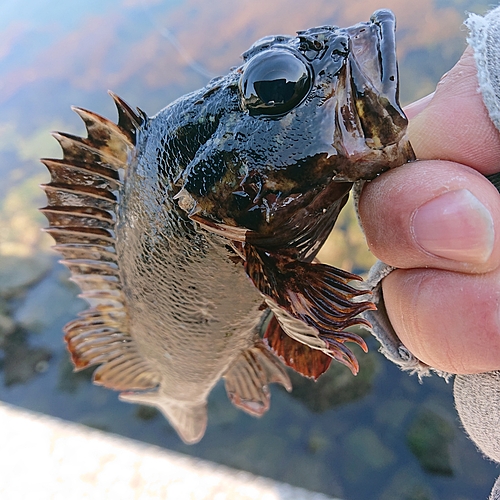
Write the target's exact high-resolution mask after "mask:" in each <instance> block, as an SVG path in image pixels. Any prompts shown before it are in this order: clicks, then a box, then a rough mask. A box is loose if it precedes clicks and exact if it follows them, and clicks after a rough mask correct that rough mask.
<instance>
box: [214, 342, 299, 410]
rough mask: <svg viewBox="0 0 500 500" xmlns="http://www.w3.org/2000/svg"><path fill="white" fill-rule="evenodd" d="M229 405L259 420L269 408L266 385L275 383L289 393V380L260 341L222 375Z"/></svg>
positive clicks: (290, 385)
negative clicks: (231, 404) (230, 403)
mask: <svg viewBox="0 0 500 500" xmlns="http://www.w3.org/2000/svg"><path fill="white" fill-rule="evenodd" d="M224 381H225V383H226V392H227V396H228V398H229V399H230V401H231V402H232V403H233V404H234V405H235V406H237V407H238V408H241V409H242V410H244V411H246V412H247V413H249V414H250V415H253V416H256V417H260V416H262V415H263V414H264V413H265V412H266V411H267V410H268V409H269V406H270V402H271V395H270V392H269V387H268V384H270V383H272V382H277V383H279V384H281V385H282V386H283V387H284V388H285V389H286V390H287V391H289V392H290V391H291V390H292V384H291V382H290V379H289V377H288V375H287V373H286V371H285V369H284V367H283V366H282V364H281V363H280V361H279V360H278V359H277V358H276V357H275V356H274V355H273V354H272V353H271V352H270V351H269V350H268V349H267V347H266V346H265V345H264V344H263V342H262V341H261V340H258V341H256V343H255V344H254V345H253V346H252V347H250V348H249V349H247V350H245V351H243V352H242V353H241V354H240V356H239V357H238V358H237V359H236V361H235V362H234V363H233V364H232V365H231V367H230V368H229V369H228V371H227V372H226V373H225V374H224Z"/></svg>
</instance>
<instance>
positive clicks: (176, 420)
mask: <svg viewBox="0 0 500 500" xmlns="http://www.w3.org/2000/svg"><path fill="white" fill-rule="evenodd" d="M119 397H120V400H121V401H125V402H127V403H135V404H143V405H148V406H154V407H155V408H157V409H158V410H160V411H161V412H162V414H163V415H164V416H165V418H166V419H167V420H168V421H169V422H170V424H171V425H172V427H173V428H174V429H175V430H176V432H177V434H178V435H179V436H180V438H181V439H182V440H183V441H184V442H185V443H186V444H196V443H198V442H199V441H200V440H201V438H202V437H203V436H204V434H205V430H206V428H207V402H206V400H203V401H198V402H194V403H193V402H191V401H189V402H187V401H178V400H173V399H171V398H169V397H168V396H165V395H163V394H162V393H161V392H160V390H158V391H155V392H122V393H121V394H120V396H119Z"/></svg>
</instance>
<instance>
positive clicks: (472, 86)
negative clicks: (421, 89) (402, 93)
mask: <svg viewBox="0 0 500 500" xmlns="http://www.w3.org/2000/svg"><path fill="white" fill-rule="evenodd" d="M476 74H477V68H476V64H475V61H474V55H473V52H472V49H470V48H469V49H467V50H466V51H465V52H464V54H463V56H462V58H461V59H460V61H459V62H458V63H457V64H456V65H455V66H454V67H453V68H452V69H451V70H450V71H449V72H448V73H447V74H446V75H445V76H444V77H443V78H442V79H441V81H440V82H439V84H438V86H437V88H436V92H435V93H434V95H433V96H432V98H431V99H430V101H428V102H427V105H426V106H425V104H426V102H425V101H424V102H423V103H419V104H416V109H415V110H412V109H411V107H410V109H409V112H410V116H412V115H414V114H415V113H414V111H417V112H418V111H419V110H420V109H422V108H423V110H421V112H420V113H418V114H417V115H416V116H414V118H413V119H412V120H410V124H409V127H408V133H409V136H410V141H411V143H412V145H413V148H414V150H415V153H416V155H417V158H420V159H432V158H440V159H442V160H451V161H456V162H458V163H462V164H464V165H469V166H471V167H473V168H475V169H476V170H478V171H479V172H481V173H483V174H491V173H494V172H498V171H499V170H500V163H499V158H500V133H499V131H498V130H497V129H496V128H495V126H494V125H493V123H492V121H491V120H490V118H489V115H488V111H487V109H486V107H485V105H484V103H483V99H482V96H481V94H480V93H479V90H478V88H479V84H478V81H477V76H476ZM424 99H425V98H424Z"/></svg>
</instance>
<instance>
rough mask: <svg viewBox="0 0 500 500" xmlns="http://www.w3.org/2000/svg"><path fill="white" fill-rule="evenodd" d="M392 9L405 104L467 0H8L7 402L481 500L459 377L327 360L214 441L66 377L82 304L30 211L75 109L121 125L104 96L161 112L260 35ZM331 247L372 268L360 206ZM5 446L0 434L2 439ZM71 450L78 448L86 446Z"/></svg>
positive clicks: (350, 484) (330, 476)
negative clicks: (455, 397) (45, 162)
mask: <svg viewBox="0 0 500 500" xmlns="http://www.w3.org/2000/svg"><path fill="white" fill-rule="evenodd" d="M382 7H388V8H391V9H392V10H394V12H395V13H396V16H397V19H398V53H399V61H400V73H401V99H402V102H403V104H405V103H408V102H411V101H412V100H414V99H417V98H419V97H422V96H423V95H426V94H427V93H429V92H431V91H432V90H433V88H434V86H435V84H436V82H437V81H438V79H439V77H440V76H441V75H442V74H443V73H444V72H445V71H447V70H448V69H450V68H451V67H452V66H453V64H454V63H455V62H456V61H457V60H458V58H459V57H460V54H461V53H462V51H463V50H464V48H465V36H466V32H465V29H464V28H463V26H462V22H463V20H464V18H465V16H466V11H471V12H476V13H484V12H485V11H486V10H487V8H488V2H482V1H473V0H421V1H419V2H414V1H411V0H385V2H383V3H381V1H380V0H377V1H375V0H350V1H349V2H345V1H342V2H341V1H340V0H338V1H337V0H328V1H327V0H309V1H308V2H307V4H306V3H305V2H303V1H301V0H241V1H239V2H234V1H231V0H212V1H211V2H203V1H202V0H162V1H160V0H121V1H120V0H86V1H85V2H83V1H81V2H54V1H52V0H25V1H24V2H18V1H17V0H2V2H1V4H0V33H1V35H0V180H1V182H0V370H1V375H2V379H1V380H0V399H1V400H3V401H6V402H9V403H12V404H15V405H19V406H21V407H25V408H29V409H32V410H36V411H40V412H43V413H46V414H49V415H54V416H58V417H61V418H64V419H68V420H73V421H76V422H81V423H83V424H86V425H88V426H91V427H95V428H99V429H104V430H106V431H110V432H114V433H117V434H121V435H124V436H129V437H132V438H136V439H140V440H143V441H146V442H149V443H154V444H157V445H159V446H163V447H166V448H169V449H172V450H177V451H180V452H183V453H187V454H189V455H194V456H198V457H202V458H206V459H209V460H213V461H216V462H219V463H223V464H227V465H230V466H232V467H236V468H241V469H245V470H248V471H251V472H254V473H257V474H261V475H263V476H268V477H271V478H275V479H278V480H281V481H286V482H289V483H291V484H294V485H297V486H302V487H305V488H308V489H311V490H315V491H320V492H324V493H327V494H329V495H332V496H340V497H342V498H345V499H346V500H366V499H368V498H370V499H377V500H395V499H396V500H398V499H405V500H437V499H439V500H451V499H453V500H472V499H478V498H486V497H487V495H488V492H489V491H490V489H491V485H492V483H493V480H494V478H495V477H496V475H497V471H496V470H495V466H494V465H493V464H490V463H488V462H486V461H485V460H483V458H482V457H481V456H480V455H479V454H478V453H477V451H476V450H475V448H474V446H473V445H472V444H471V443H470V442H469V441H468V440H467V439H466V437H465V436H464V434H463V432H462V430H461V428H460V424H459V422H458V419H457V416H456V414H455V411H454V408H453V402H452V395H451V386H450V384H446V383H445V382H444V381H443V380H442V379H439V378H437V377H432V378H428V379H426V380H424V382H423V384H420V383H419V381H418V379H417V378H416V377H410V376H408V375H406V374H402V373H400V371H399V370H398V369H397V368H396V367H395V366H393V365H391V364H390V363H389V362H388V361H386V360H385V359H384V358H383V357H382V356H381V355H380V354H379V353H378V352H377V345H376V343H375V342H374V341H372V340H371V339H368V343H369V346H370V352H369V353H368V354H366V355H365V354H363V353H361V352H357V353H356V354H357V356H358V359H359V361H360V366H361V370H360V374H359V375H358V376H357V377H356V378H355V377H352V376H351V374H350V372H349V371H348V370H347V369H346V368H345V367H343V366H340V365H336V366H333V367H332V368H331V369H330V371H329V372H328V373H327V374H326V375H324V376H323V377H322V378H321V379H320V380H319V381H318V382H317V383H314V382H311V381H309V380H305V379H302V378H300V377H298V376H294V375H293V374H292V378H293V383H294V391H293V392H292V393H291V394H287V393H286V392H284V391H283V390H280V388H279V387H272V394H273V395H272V404H271V410H270V411H269V412H268V413H267V414H266V415H265V416H264V417H263V418H262V419H260V420H257V419H254V418H252V417H249V416H248V415H245V414H244V413H242V412H241V411H238V410H236V409H235V408H233V407H232V406H231V404H230V403H229V401H228V400H227V398H226V395H225V392H224V389H223V387H222V386H220V385H219V386H217V387H216V388H215V390H214V391H213V393H212V395H211V397H210V400H209V426H208V430H207V433H206V436H205V437H204V439H203V440H202V441H201V443H199V444H197V445H195V446H190V447H188V446H186V445H184V444H182V443H181V441H180V440H179V439H178V437H177V435H176V434H175V432H174V431H173V430H172V429H171V427H170V426H169V425H168V423H167V422H166V421H165V420H164V419H163V417H162V416H161V415H159V414H158V413H157V412H156V411H155V410H153V409H151V408H146V407H139V406H132V405H128V404H126V403H121V402H119V401H118V400H117V394H116V393H114V392H113V391H110V390H106V389H102V388H99V387H96V386H93V385H92V384H91V382H90V378H91V371H84V372H80V373H77V374H75V373H73V371H72V366H71V364H70V361H69V358H68V354H67V352H66V348H65V345H64V343H63V340H62V332H61V330H62V327H63V325H64V324H65V323H66V322H67V321H69V320H71V319H72V318H73V317H74V316H75V314H76V313H77V312H78V311H79V310H81V309H82V308H83V307H84V304H83V302H82V301H81V300H80V299H78V298H77V293H78V290H77V289H76V287H74V286H73V285H71V283H70V282H68V280H67V278H68V272H67V271H66V270H65V269H64V268H63V267H62V266H61V265H60V264H58V263H57V262H56V261H57V259H56V256H55V254H53V253H52V251H51V250H50V245H51V244H52V241H51V240H50V238H49V237H48V236H47V235H44V234H43V233H42V232H41V231H40V227H43V226H44V225H45V220H44V218H43V217H42V216H41V215H40V214H39V213H38V211H37V208H38V207H41V206H43V205H44V204H45V196H44V194H43V193H42V191H41V190H40V189H39V187H38V185H39V184H40V183H43V182H47V181H48V174H47V172H46V171H45V168H44V167H43V166H42V165H41V164H40V163H39V162H38V158H39V157H41V156H44V157H51V156H52V157H60V151H59V147H58V145H57V143H56V141H55V140H53V139H52V138H51V137H50V135H49V132H50V131H51V130H63V131H67V132H70V133H74V134H78V135H82V134H84V129H83V125H82V123H81V122H80V121H79V119H78V118H77V117H76V115H74V114H73V113H72V112H71V111H70V105H72V104H75V105H78V106H81V107H84V108H88V109H92V110H94V111H96V112H98V113H100V114H102V115H104V116H107V117H110V118H114V117H115V110H114V107H113V104H112V101H111V99H110V98H109V96H108V95H107V93H106V91H107V89H112V90H113V91H114V92H116V93H117V94H118V95H120V96H121V97H122V98H124V99H125V100H126V101H128V102H129V103H130V104H132V105H134V106H135V105H137V106H139V107H141V108H142V109H144V110H145V111H146V112H147V113H148V114H154V113H156V112H157V111H158V110H160V109H161V108H162V107H164V106H165V105H166V104H168V103H169V102H170V101H171V100H173V99H175V98H176V97H179V96H180V95H182V94H184V93H186V92H188V91H191V90H194V89H196V88H199V87H201V86H204V85H205V84H206V82H207V81H208V79H209V78H211V77H213V76H216V75H219V74H224V73H226V72H227V70H228V68H229V67H231V66H234V65H237V64H238V63H239V54H241V53H242V52H243V51H244V50H245V49H247V48H248V47H249V46H250V45H251V44H252V43H253V42H254V41H255V40H256V39H258V38H260V37H262V36H264V35H268V34H276V33H285V34H293V33H294V32H295V31H296V30H300V29H306V28H308V27H311V26H317V25H324V24H336V25H340V26H348V25H351V24H354V23H356V22H359V21H365V20H368V18H369V16H370V15H371V13H372V12H373V11H374V10H376V9H378V8H382ZM322 258H323V259H324V260H325V261H327V262H329V263H332V264H334V265H336V266H338V267H342V268H344V269H350V270H353V271H354V272H361V273H362V272H365V271H366V270H367V269H368V267H369V266H370V265H371V263H372V262H373V261H374V259H373V256H371V255H370V254H369V252H368V251H367V250H366V245H365V243H364V240H363V237H362V235H361V233H360V231H359V229H358V228H357V225H356V220H355V216H354V214H353V211H352V208H350V209H348V210H346V211H345V212H344V213H343V215H342V217H341V220H340V221H339V223H338V224H337V227H336V230H335V234H334V235H333V236H332V237H331V238H330V240H329V242H328V244H327V245H326V247H325V249H324V251H323V252H322ZM0 446H1V443H0ZM75 453H78V450H75Z"/></svg>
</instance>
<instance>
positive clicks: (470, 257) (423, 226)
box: [359, 160, 500, 273]
mask: <svg viewBox="0 0 500 500" xmlns="http://www.w3.org/2000/svg"><path fill="white" fill-rule="evenodd" d="M359 215H360V218H361V223H362V225H363V228H364V231H365V236H366V239H367V242H368V246H369V247H370V250H371V251H372V253H373V254H374V255H375V256H376V257H378V258H379V259H380V260H382V261H384V262H386V263H387V264H390V265H392V266H394V267H398V268H415V267H434V268H437V269H447V270H451V271H460V272H466V273H483V272H488V271H491V270H493V269H496V268H497V267H498V266H499V265H500V196H499V194H498V191H497V190H496V189H495V187H494V186H493V185H492V184H491V183H490V182H489V181H488V180H487V179H486V178H485V177H484V176H482V175H481V174H479V173H477V172H476V171H475V170H473V169H471V168H469V167H465V166H463V165H460V164H458V163H452V162H447V161H438V160H434V161H417V162H414V163H409V164H407V165H404V166H402V167H399V168H396V169H394V170H391V171H389V172H386V173H385V174H384V175H382V176H380V177H379V178H377V179H376V180H374V181H372V182H370V183H367V184H366V185H365V187H364V189H363V192H362V194H361V197H360V200H359Z"/></svg>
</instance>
